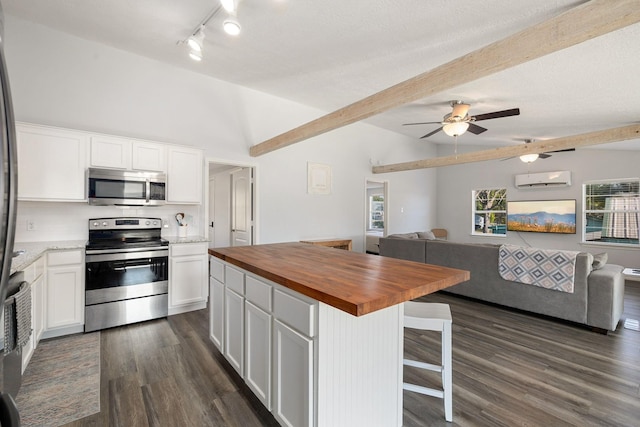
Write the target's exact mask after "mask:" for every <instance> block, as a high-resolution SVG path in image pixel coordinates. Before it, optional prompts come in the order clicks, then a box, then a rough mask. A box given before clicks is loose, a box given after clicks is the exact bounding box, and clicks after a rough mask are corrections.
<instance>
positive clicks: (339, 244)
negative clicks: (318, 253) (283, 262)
mask: <svg viewBox="0 0 640 427" xmlns="http://www.w3.org/2000/svg"><path fill="white" fill-rule="evenodd" d="M300 243H310V244H312V245H319V246H328V247H330V248H336V249H344V250H346V251H350V250H351V239H314V240H301V241H300Z"/></svg>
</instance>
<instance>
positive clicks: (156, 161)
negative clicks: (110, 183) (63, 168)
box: [91, 135, 167, 172]
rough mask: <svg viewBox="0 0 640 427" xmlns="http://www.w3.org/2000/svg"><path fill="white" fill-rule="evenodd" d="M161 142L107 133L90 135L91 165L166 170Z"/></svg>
mask: <svg viewBox="0 0 640 427" xmlns="http://www.w3.org/2000/svg"><path fill="white" fill-rule="evenodd" d="M166 165H167V160H166V149H165V146H164V145H163V144H158V143H154V142H150V141H141V140H132V139H128V138H120V137H115V136H109V135H96V136H92V137H91V166H92V167H96V168H111V169H124V170H143V171H155V172H166V169H167V167H166Z"/></svg>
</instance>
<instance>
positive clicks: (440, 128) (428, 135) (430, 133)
mask: <svg viewBox="0 0 640 427" xmlns="http://www.w3.org/2000/svg"><path fill="white" fill-rule="evenodd" d="M441 130H442V127H439V128H438V129H436V130H434V131H431V132H429V133H428V134H426V135H424V136H421V137H420V139H422V138H428V137H430V136H431V135H435V134H436V133H438V132H440V131H441Z"/></svg>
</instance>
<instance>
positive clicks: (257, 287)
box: [244, 276, 271, 312]
mask: <svg viewBox="0 0 640 427" xmlns="http://www.w3.org/2000/svg"><path fill="white" fill-rule="evenodd" d="M244 296H245V298H246V299H247V300H249V301H251V302H252V303H254V304H255V305H257V306H258V307H260V308H261V309H263V310H265V311H269V312H270V311H271V285H269V284H267V283H264V282H263V281H260V280H257V279H254V278H253V277H251V276H247V277H246V279H245V294H244Z"/></svg>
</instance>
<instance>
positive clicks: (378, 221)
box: [368, 195, 384, 230]
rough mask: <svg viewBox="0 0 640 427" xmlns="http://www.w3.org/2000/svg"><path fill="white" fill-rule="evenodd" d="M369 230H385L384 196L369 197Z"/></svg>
mask: <svg viewBox="0 0 640 427" xmlns="http://www.w3.org/2000/svg"><path fill="white" fill-rule="evenodd" d="M368 228H369V230H384V196H383V195H375V196H370V197H369V224H368Z"/></svg>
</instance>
